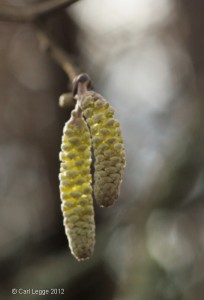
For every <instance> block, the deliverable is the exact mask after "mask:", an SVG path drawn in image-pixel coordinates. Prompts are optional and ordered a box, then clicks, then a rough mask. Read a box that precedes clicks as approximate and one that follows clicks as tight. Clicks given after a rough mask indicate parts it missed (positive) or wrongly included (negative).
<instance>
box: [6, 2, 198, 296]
mask: <svg viewBox="0 0 204 300" xmlns="http://www.w3.org/2000/svg"><path fill="white" fill-rule="evenodd" d="M33 2H35V1H32V0H27V1H26V0H25V1H23V0H15V1H14V0H12V1H11V0H10V1H9V0H2V1H1V2H0V12H1V9H2V7H3V6H4V5H16V6H17V7H21V6H24V5H31V4H32V3H33ZM36 2H40V1H36ZM41 2H42V1H41ZM203 11H204V2H203V1H202V0H196V1H190V0H185V1H184V0H157V1H153V0H143V1H139V0H126V1H122V0H84V1H78V2H77V3H75V4H73V5H72V6H71V7H70V8H69V9H67V10H64V11H63V12H58V13H56V14H53V15H52V16H50V17H49V18H48V20H47V21H46V22H47V27H48V28H49V31H50V33H51V34H52V35H53V36H55V39H56V40H57V41H58V43H59V45H61V46H62V47H64V49H66V51H67V52H68V53H70V54H71V55H72V56H73V58H74V60H75V62H76V63H77V65H78V66H79V68H80V70H81V71H83V72H87V73H89V74H90V76H91V77H92V79H93V82H94V87H95V90H96V91H98V92H99V93H101V94H102V95H103V96H104V97H105V98H106V99H107V100H108V101H109V102H110V103H111V105H112V106H114V108H115V110H116V116H117V118H118V119H119V120H120V123H121V128H122V132H123V136H124V141H125V148H126V159H127V166H126V169H125V172H124V180H123V183H122V186H121V194H120V198H119V200H118V202H117V203H116V204H115V205H114V206H113V207H111V208H109V209H102V208H98V207H95V219H96V226H97V230H96V247H95V252H94V255H93V257H92V258H91V259H90V260H89V261H86V262H81V263H79V262H77V261H76V260H75V259H74V258H73V257H72V256H71V254H70V251H69V249H68V246H67V239H66V236H65V234H64V228H63V220H62V214H61V210H60V198H59V191H58V184H59V182H58V170H59V160H58V153H59V149H60V142H61V134H62V129H63V125H64V123H65V121H66V120H68V118H69V116H70V110H71V108H70V109H61V108H59V106H58V98H59V96H60V95H61V94H62V93H64V92H66V91H67V78H66V76H65V74H64V73H63V71H62V70H61V69H60V68H59V67H58V66H57V65H56V64H55V63H54V62H53V61H52V60H51V59H50V57H49V55H48V54H47V53H44V52H43V51H42V50H41V49H40V47H39V43H38V39H37V36H36V28H35V26H34V25H33V24H31V23H20V22H19V23H16V22H9V21H5V20H4V21H3V20H2V21H0V36H1V39H0V178H1V180H0V202H1V209H0V270H1V272H0V297H1V298H2V299H14V298H15V299H32V297H33V296H32V295H26V296H25V295H15V296H14V295H12V293H11V289H12V288H22V289H50V288H59V289H64V291H65V294H64V295H52V296H50V295H49V296H44V298H43V299H61V298H66V299H69V300H82V299H86V300H203V299H204V268H203V265H204V231H203V227H204V201H203V197H204V164H203V153H204V134H203V133H204V132H203V125H204V105H203V95H204V84H203V82H204V55H203V54H204V40H203V30H204V19H203ZM35 297H36V296H35Z"/></svg>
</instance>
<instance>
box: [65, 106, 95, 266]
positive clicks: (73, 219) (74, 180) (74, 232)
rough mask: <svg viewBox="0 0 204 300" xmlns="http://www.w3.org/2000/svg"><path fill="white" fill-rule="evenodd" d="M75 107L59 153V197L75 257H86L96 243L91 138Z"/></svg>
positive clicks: (70, 245)
mask: <svg viewBox="0 0 204 300" xmlns="http://www.w3.org/2000/svg"><path fill="white" fill-rule="evenodd" d="M78 109H79V107H77V108H76V109H75V110H74V111H73V112H72V116H71V118H70V120H69V121H68V122H67V123H66V124H65V126H64V130H63V136H62V146H61V152H60V160H61V165H60V175H59V180H60V196H61V200H62V205H61V209H62V213H63V217H64V227H65V232H66V235H67V237H68V241H69V247H70V250H71V252H72V254H73V255H74V256H75V258H76V259H77V260H79V261H80V260H84V259H88V258H89V257H90V256H91V255H92V253H93V249H94V244H95V222H94V210H93V200H92V196H91V192H92V189H91V174H90V164H91V150H90V149H91V140H90V132H89V129H88V126H87V124H86V122H85V121H84V120H83V118H82V116H81V114H80V113H77V110H78Z"/></svg>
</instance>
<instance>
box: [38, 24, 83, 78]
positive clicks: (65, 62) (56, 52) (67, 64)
mask: <svg viewBox="0 0 204 300" xmlns="http://www.w3.org/2000/svg"><path fill="white" fill-rule="evenodd" d="M35 25H36V27H37V31H38V37H39V41H40V44H41V46H42V47H43V49H44V50H45V51H47V52H48V53H49V55H50V56H51V57H52V59H53V60H54V61H55V62H56V63H57V64H58V65H59V66H60V67H61V68H62V69H63V70H64V71H65V73H66V74H67V76H68V78H69V80H70V81H72V80H73V79H74V78H75V77H76V76H77V74H78V72H77V68H76V67H75V66H74V64H73V59H72V57H71V56H70V55H69V54H68V53H67V52H66V51H65V50H63V49H62V48H61V47H60V46H59V45H57V43H56V42H55V41H54V39H53V38H52V36H51V35H50V33H49V32H48V30H47V28H46V27H45V24H44V23H43V22H41V21H38V22H36V23H35Z"/></svg>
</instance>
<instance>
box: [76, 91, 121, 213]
mask: <svg viewBox="0 0 204 300" xmlns="http://www.w3.org/2000/svg"><path fill="white" fill-rule="evenodd" d="M80 106H81V108H82V111H83V115H84V117H85V119H86V122H87V123H88V125H89V127H90V132H91V136H92V147H93V152H94V157H95V162H94V169H95V170H94V196H95V199H96V202H97V203H98V204H99V205H100V206H102V207H108V206H111V205H112V204H113V203H114V202H115V200H116V199H117V198H118V195H119V189H120V183H121V176H122V171H123V169H124V167H125V151H124V144H123V139H122V135H121V130H120V126H119V122H118V121H117V120H116V119H115V117H114V109H113V108H112V107H111V106H110V105H109V104H108V102H107V101H106V100H105V99H104V98H103V97H102V96H101V95H99V94H97V93H95V92H93V91H86V92H85V93H84V94H83V95H82V96H81V98H80Z"/></svg>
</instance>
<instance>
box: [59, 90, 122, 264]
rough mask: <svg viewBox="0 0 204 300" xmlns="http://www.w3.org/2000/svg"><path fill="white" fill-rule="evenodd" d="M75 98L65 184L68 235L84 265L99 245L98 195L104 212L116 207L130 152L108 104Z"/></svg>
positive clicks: (66, 140) (91, 95)
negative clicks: (95, 246)
mask: <svg viewBox="0 0 204 300" xmlns="http://www.w3.org/2000/svg"><path fill="white" fill-rule="evenodd" d="M75 98H76V100H77V104H76V107H75V109H74V110H73V111H72V113H71V118H70V120H69V121H68V122H67V123H66V124H65V126H64V130H63V136H62V145H61V152H60V160H61V166H60V175H59V179H60V196H61V200H62V205H61V208H62V213H63V217H64V226H65V232H66V235H67V237H68V241H69V246H70V249H71V252H72V254H73V255H74V257H75V258H76V259H77V260H79V261H80V260H84V259H88V258H89V257H90V256H91V255H92V253H93V249H94V244H95V222H94V209H93V199H92V194H93V195H94V199H95V200H96V202H97V203H98V204H99V205H100V206H102V207H109V206H111V205H112V204H113V203H114V202H115V200H116V199H117V198H118V194H119V188H120V183H121V176H122V171H123V169H124V166H125V151H124V145H123V139H122V135H121V130H120V126H119V122H118V121H117V120H116V119H115V117H114V109H113V108H112V107H111V106H110V105H109V104H108V102H107V101H106V100H105V99H104V98H103V97H102V96H101V95H99V94H97V93H95V92H94V91H90V90H88V89H86V88H85V89H84V90H83V93H79V94H77V95H76V97H75ZM92 151H93V153H92ZM92 154H93V155H94V163H93V162H92V156H93V155H92ZM91 164H93V170H94V171H93V176H92V174H91Z"/></svg>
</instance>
